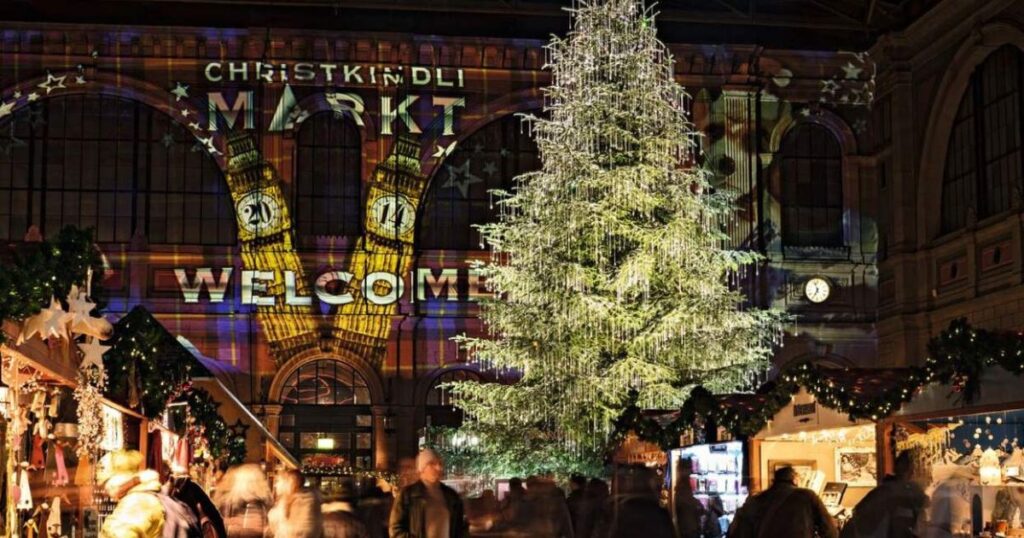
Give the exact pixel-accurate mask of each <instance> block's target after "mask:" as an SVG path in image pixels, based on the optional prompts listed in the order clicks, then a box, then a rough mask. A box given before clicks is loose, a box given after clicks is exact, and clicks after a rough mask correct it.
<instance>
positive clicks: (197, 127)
mask: <svg viewBox="0 0 1024 538" xmlns="http://www.w3.org/2000/svg"><path fill="white" fill-rule="evenodd" d="M188 128H189V129H192V130H193V131H202V130H203V126H202V125H199V122H196V121H194V122H192V123H190V124H188Z"/></svg>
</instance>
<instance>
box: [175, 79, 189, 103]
mask: <svg viewBox="0 0 1024 538" xmlns="http://www.w3.org/2000/svg"><path fill="white" fill-rule="evenodd" d="M171 95H174V101H175V102H178V101H181V100H182V99H188V84H182V83H180V82H175V83H174V89H173V90H171Z"/></svg>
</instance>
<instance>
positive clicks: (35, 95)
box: [28, 92, 39, 103]
mask: <svg viewBox="0 0 1024 538" xmlns="http://www.w3.org/2000/svg"><path fill="white" fill-rule="evenodd" d="M38 100H39V94H38V93H36V92H32V93H30V94H28V102H29V103H31V102H34V101H38Z"/></svg>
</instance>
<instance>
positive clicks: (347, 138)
mask: <svg viewBox="0 0 1024 538" xmlns="http://www.w3.org/2000/svg"><path fill="white" fill-rule="evenodd" d="M297 145H298V156H297V159H296V166H297V170H296V174H295V185H294V187H293V188H292V208H293V211H292V219H293V220H294V222H295V230H296V232H297V234H296V235H297V236H298V238H299V239H300V242H302V243H303V244H306V245H310V244H313V243H315V238H316V237H325V236H331V237H339V236H341V237H344V236H347V237H352V238H355V237H358V236H359V235H360V233H361V229H362V177H361V173H360V170H361V168H362V150H361V147H360V140H359V130H358V129H357V128H356V126H355V125H354V124H353V123H352V122H351V121H350V120H347V119H339V118H336V117H335V116H334V115H333V113H331V112H321V113H318V114H315V115H313V116H312V117H310V118H309V119H307V120H306V121H304V122H303V123H302V127H301V128H300V129H299V135H298V144H297Z"/></svg>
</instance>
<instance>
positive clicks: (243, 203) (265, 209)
mask: <svg viewBox="0 0 1024 538" xmlns="http://www.w3.org/2000/svg"><path fill="white" fill-rule="evenodd" d="M235 211H236V212H237V213H238V222H239V223H240V224H241V226H242V228H243V229H244V230H245V231H247V232H249V233H251V234H256V235H259V233H260V232H267V231H269V230H273V229H275V228H276V227H277V223H278V220H279V219H280V218H281V214H280V211H279V209H278V207H277V201H276V200H274V197H273V196H268V195H266V194H263V193H261V192H259V191H255V192H250V193H249V194H246V195H245V196H243V197H242V199H241V200H239V201H238V204H237V205H236V206H235Z"/></svg>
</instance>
